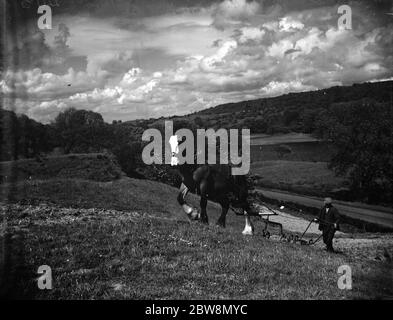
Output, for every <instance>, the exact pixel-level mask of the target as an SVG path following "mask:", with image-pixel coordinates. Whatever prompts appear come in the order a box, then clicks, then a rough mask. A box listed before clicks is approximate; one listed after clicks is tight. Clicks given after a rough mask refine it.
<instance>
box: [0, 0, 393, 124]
mask: <svg viewBox="0 0 393 320" xmlns="http://www.w3.org/2000/svg"><path fill="white" fill-rule="evenodd" d="M37 1H38V0H20V1H13V2H12V3H13V4H12V5H11V7H12V8H11V9H9V11H7V13H8V15H9V17H8V18H9V19H8V25H7V26H8V28H6V34H5V37H3V39H2V42H3V43H2V44H3V60H4V62H5V63H4V67H3V68H2V70H1V80H0V89H1V91H2V94H3V97H4V100H3V104H4V107H5V108H6V109H11V110H14V111H16V112H17V113H23V114H26V115H28V116H29V117H31V118H33V119H35V120H37V121H41V122H43V123H49V122H50V121H52V120H53V119H54V118H55V117H56V116H57V114H58V113H59V112H61V111H64V110H66V109H67V108H69V107H74V108H77V109H85V110H92V111H95V112H99V113H100V114H102V116H103V117H104V120H105V121H107V122H111V121H113V120H123V121H127V120H133V119H140V118H159V117H161V116H170V115H184V114H188V113H191V112H195V111H199V110H202V109H205V108H209V107H213V106H216V105H219V104H222V103H228V102H237V101H244V100H252V99H258V98H262V97H272V96H277V95H281V94H285V93H289V92H301V91H310V90H317V89H322V88H328V87H331V86H340V85H351V84H353V83H361V82H366V81H382V80H387V79H393V68H392V66H393V46H392V44H393V14H392V13H393V3H392V1H391V0H388V1H385V0H375V1H354V2H350V1H349V2H344V3H342V2H340V1H333V0H332V1H329V0H324V1H318V0H280V1H272V0H270V1H269V0H265V1H262V0H261V1H257V0H254V1H246V0H219V1H210V0H194V1H187V0H165V1H164V0H154V1H148V0H147V1H146V0H144V1H139V0H98V1H92V0H67V1H66V0H47V1H45V0H40V2H41V4H43V3H46V4H50V5H52V13H53V18H52V29H51V30H40V29H39V28H38V27H37V19H38V17H39V14H37ZM342 4H348V5H349V6H350V7H351V9H352V29H351V30H344V29H342V28H338V19H339V18H340V16H341V14H339V13H338V7H339V6H340V5H342ZM389 13H390V14H389Z"/></svg>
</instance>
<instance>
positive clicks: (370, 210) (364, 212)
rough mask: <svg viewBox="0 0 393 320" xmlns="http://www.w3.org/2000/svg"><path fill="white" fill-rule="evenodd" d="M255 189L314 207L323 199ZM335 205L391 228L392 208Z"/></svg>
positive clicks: (342, 211) (353, 214) (338, 203)
mask: <svg viewBox="0 0 393 320" xmlns="http://www.w3.org/2000/svg"><path fill="white" fill-rule="evenodd" d="M256 190H257V191H259V192H261V193H263V195H264V196H265V197H267V198H271V199H276V200H280V201H286V202H295V203H299V204H301V205H305V206H309V207H314V208H320V207H321V205H322V203H323V199H319V198H315V197H309V196H302V195H297V194H292V193H287V192H284V191H277V190H268V189H261V188H258V189H256ZM335 207H336V208H337V209H338V210H339V212H340V214H342V215H344V216H348V217H350V218H354V219H359V220H363V221H367V222H371V223H375V224H379V225H381V226H386V227H389V228H393V209H391V208H383V207H374V206H368V205H361V204H357V203H350V202H344V201H335Z"/></svg>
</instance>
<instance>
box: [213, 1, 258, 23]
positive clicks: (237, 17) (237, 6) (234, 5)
mask: <svg viewBox="0 0 393 320" xmlns="http://www.w3.org/2000/svg"><path fill="white" fill-rule="evenodd" d="M259 10H260V4H259V3H258V2H255V1H252V2H248V1H246V0H224V1H223V2H221V3H219V4H214V5H213V6H212V12H213V14H212V16H213V18H214V22H213V25H214V26H215V27H216V28H218V29H225V28H226V27H228V26H231V25H233V24H237V23H239V22H243V21H247V20H249V19H250V18H251V17H252V16H254V15H256V14H257V13H258V12H259Z"/></svg>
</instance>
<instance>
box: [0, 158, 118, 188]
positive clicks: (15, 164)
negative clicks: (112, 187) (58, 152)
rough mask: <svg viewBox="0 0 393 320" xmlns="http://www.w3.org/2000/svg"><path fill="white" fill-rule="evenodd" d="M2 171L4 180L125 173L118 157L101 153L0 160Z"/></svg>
mask: <svg viewBox="0 0 393 320" xmlns="http://www.w3.org/2000/svg"><path fill="white" fill-rule="evenodd" d="M0 173H1V175H0V181H1V182H14V181H23V180H46V179H52V178H62V179H66V178H69V179H73V178H79V179H87V180H93V181H112V180H115V179H119V178H121V177H123V176H124V173H123V172H122V171H121V169H120V168H119V166H118V164H117V163H116V160H115V158H114V157H113V156H112V155H109V154H102V153H93V154H69V155H64V156H56V157H44V158H37V159H21V160H18V161H7V162H0Z"/></svg>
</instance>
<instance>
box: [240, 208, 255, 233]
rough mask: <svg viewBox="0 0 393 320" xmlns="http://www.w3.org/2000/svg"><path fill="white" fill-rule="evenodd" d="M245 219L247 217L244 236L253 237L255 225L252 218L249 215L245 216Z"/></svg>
mask: <svg viewBox="0 0 393 320" xmlns="http://www.w3.org/2000/svg"><path fill="white" fill-rule="evenodd" d="M245 217H246V225H245V227H244V230H243V232H242V234H244V235H246V236H252V235H253V234H254V225H253V224H252V222H251V218H250V216H249V215H248V214H247V213H246V214H245Z"/></svg>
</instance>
